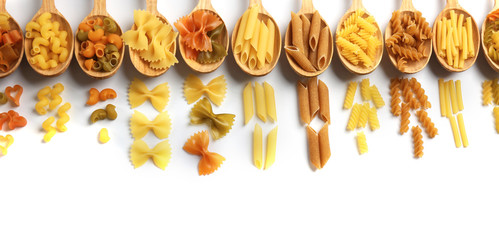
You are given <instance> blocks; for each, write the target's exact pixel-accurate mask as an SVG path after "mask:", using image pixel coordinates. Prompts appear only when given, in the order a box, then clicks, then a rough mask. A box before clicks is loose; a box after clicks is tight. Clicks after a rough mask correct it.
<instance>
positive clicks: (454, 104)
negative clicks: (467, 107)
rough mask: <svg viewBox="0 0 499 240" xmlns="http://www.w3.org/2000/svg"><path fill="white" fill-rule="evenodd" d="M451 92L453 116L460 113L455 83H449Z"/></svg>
mask: <svg viewBox="0 0 499 240" xmlns="http://www.w3.org/2000/svg"><path fill="white" fill-rule="evenodd" d="M449 86H450V88H449V91H450V99H451V102H450V103H451V106H452V114H456V113H457V111H459V109H458V106H457V96H456V95H457V94H456V86H455V85H454V81H452V80H451V81H449Z"/></svg>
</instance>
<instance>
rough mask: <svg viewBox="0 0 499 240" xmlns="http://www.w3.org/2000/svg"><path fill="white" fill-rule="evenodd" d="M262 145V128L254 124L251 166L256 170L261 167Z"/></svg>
mask: <svg viewBox="0 0 499 240" xmlns="http://www.w3.org/2000/svg"><path fill="white" fill-rule="evenodd" d="M262 149H263V143H262V128H261V127H260V125H258V123H256V124H255V130H254V131H253V164H255V167H256V168H258V169H262V167H263V160H262V156H263V150H262Z"/></svg>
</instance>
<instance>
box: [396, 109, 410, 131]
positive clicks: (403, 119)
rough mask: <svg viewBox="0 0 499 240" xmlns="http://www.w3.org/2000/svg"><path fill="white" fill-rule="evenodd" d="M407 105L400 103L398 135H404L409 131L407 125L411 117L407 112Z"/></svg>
mask: <svg viewBox="0 0 499 240" xmlns="http://www.w3.org/2000/svg"><path fill="white" fill-rule="evenodd" d="M409 109H410V107H409V104H407V103H402V108H401V113H400V131H399V132H400V134H404V133H406V132H407V131H409V123H410V122H411V121H410V120H409V117H410V116H411V113H410V112H409Z"/></svg>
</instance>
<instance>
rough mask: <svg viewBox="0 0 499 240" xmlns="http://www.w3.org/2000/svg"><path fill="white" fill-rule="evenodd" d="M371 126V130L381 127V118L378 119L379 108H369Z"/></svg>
mask: <svg viewBox="0 0 499 240" xmlns="http://www.w3.org/2000/svg"><path fill="white" fill-rule="evenodd" d="M368 122H369V127H370V128H371V131H374V130H376V129H379V128H380V124H379V119H378V110H376V108H375V107H372V108H369V121H368Z"/></svg>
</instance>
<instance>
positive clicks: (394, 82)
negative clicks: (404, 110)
mask: <svg viewBox="0 0 499 240" xmlns="http://www.w3.org/2000/svg"><path fill="white" fill-rule="evenodd" d="M390 96H391V101H390V107H391V112H392V114H393V115H394V116H400V113H401V108H400V102H401V100H400V97H401V95H400V79H397V78H392V79H391V80H390Z"/></svg>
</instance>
